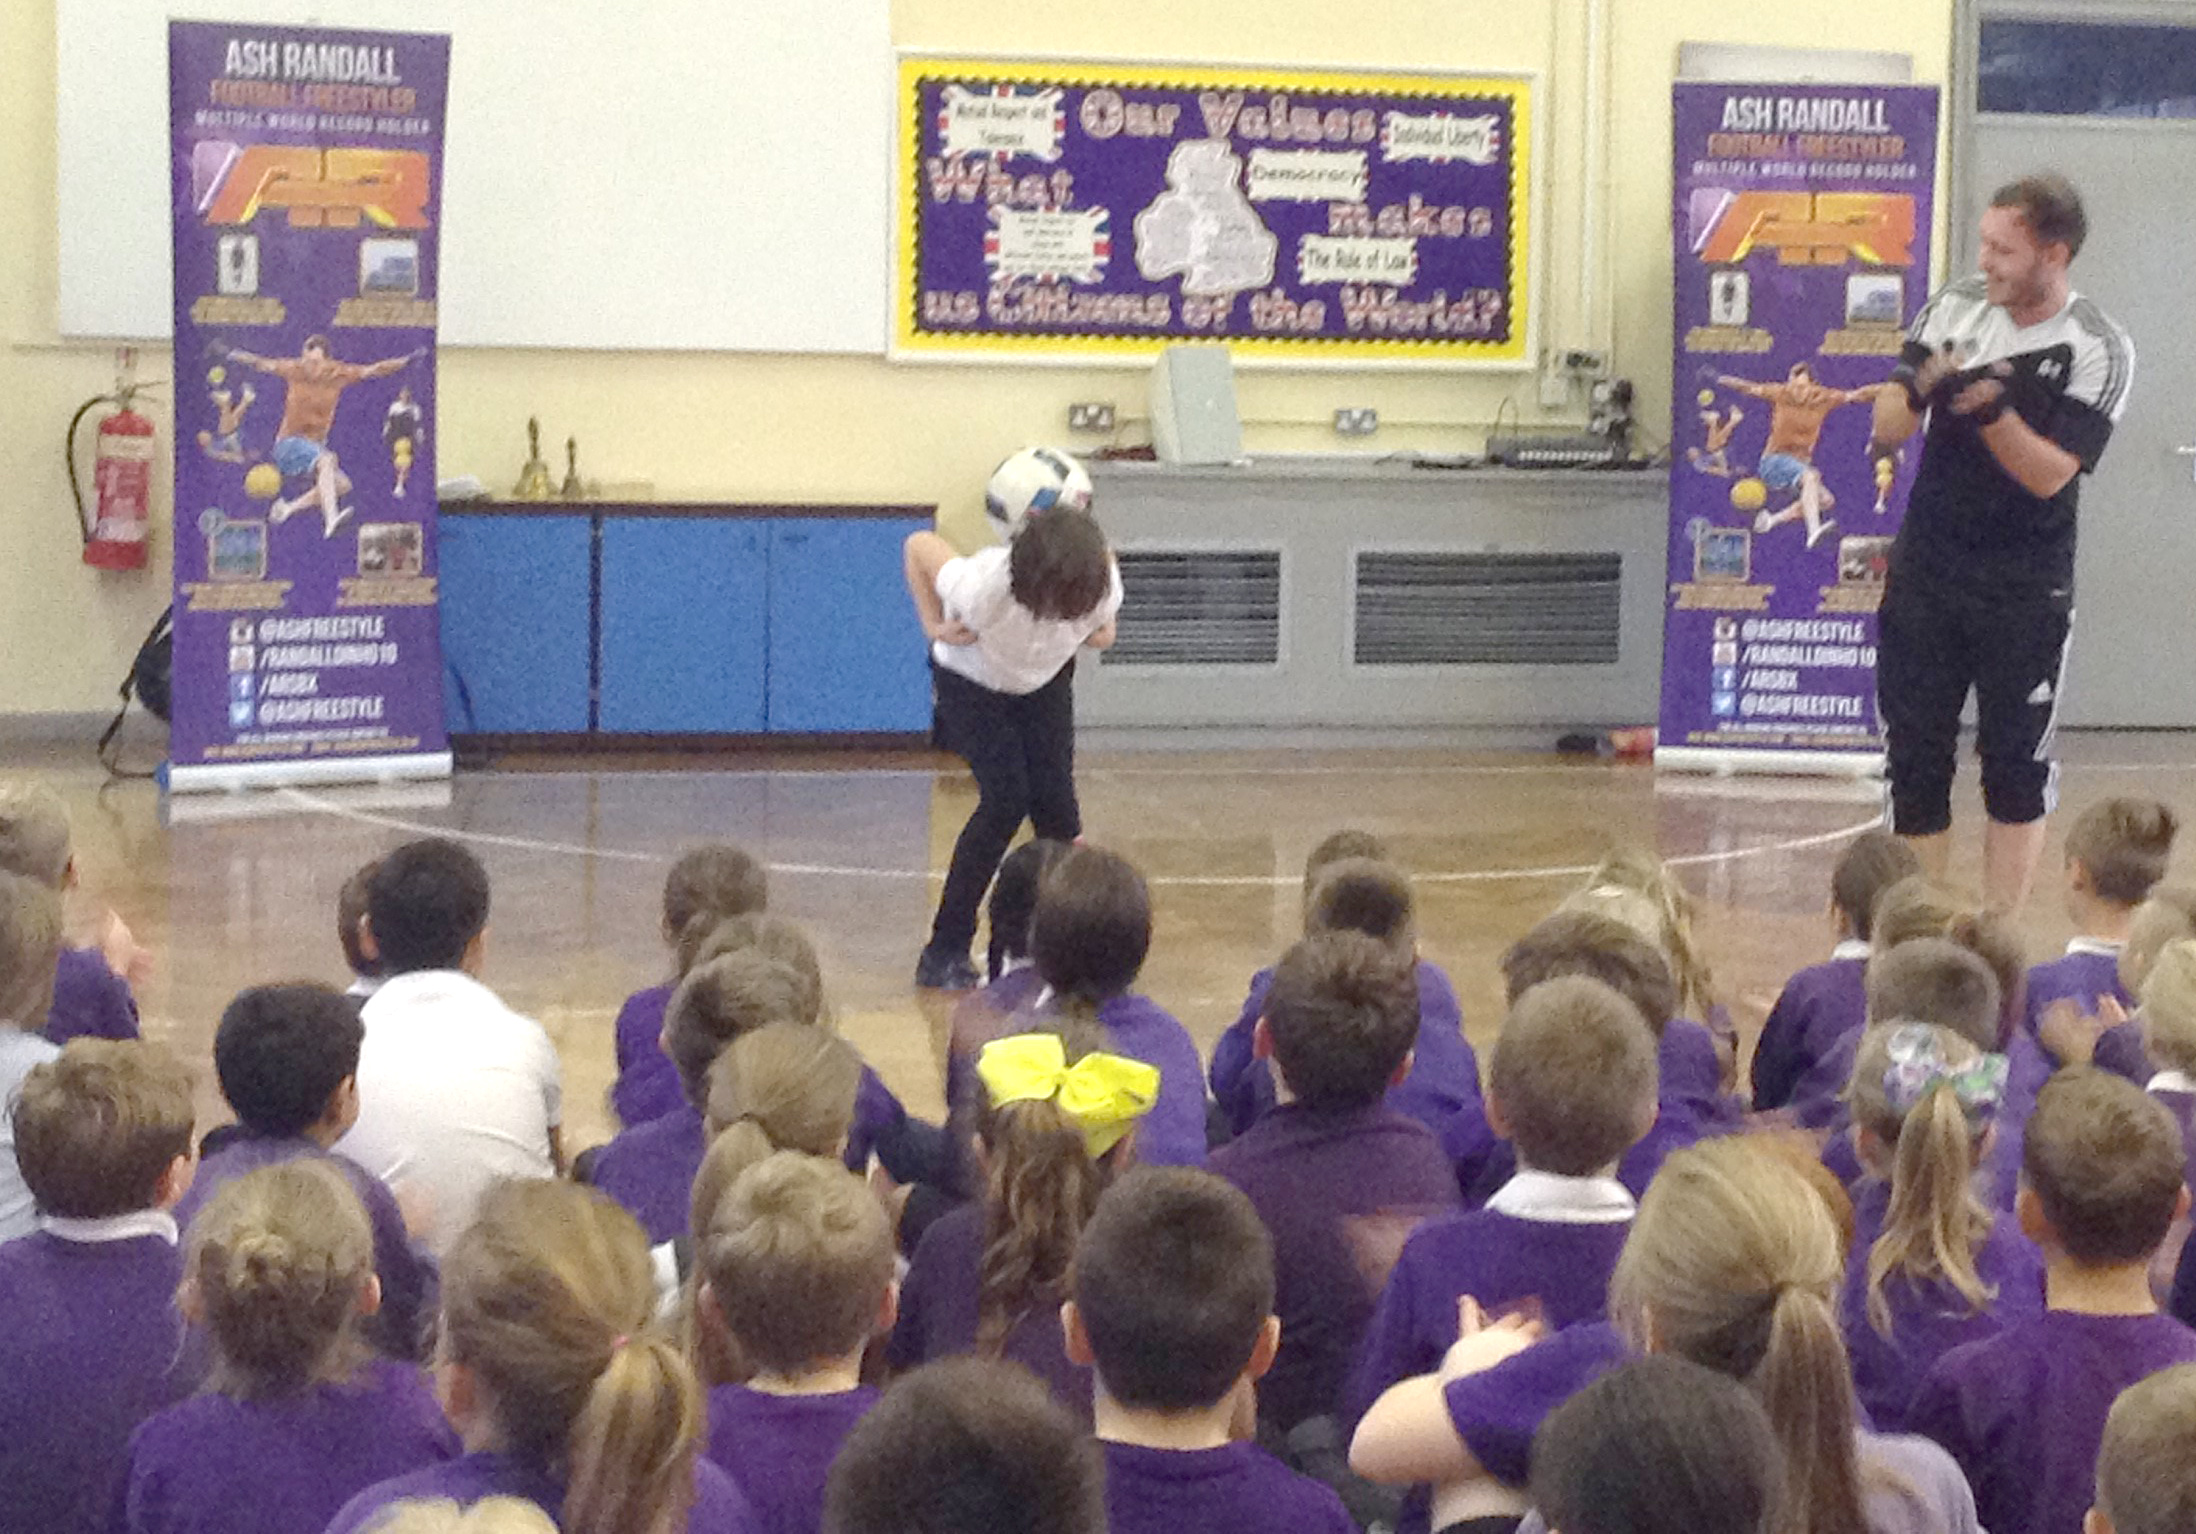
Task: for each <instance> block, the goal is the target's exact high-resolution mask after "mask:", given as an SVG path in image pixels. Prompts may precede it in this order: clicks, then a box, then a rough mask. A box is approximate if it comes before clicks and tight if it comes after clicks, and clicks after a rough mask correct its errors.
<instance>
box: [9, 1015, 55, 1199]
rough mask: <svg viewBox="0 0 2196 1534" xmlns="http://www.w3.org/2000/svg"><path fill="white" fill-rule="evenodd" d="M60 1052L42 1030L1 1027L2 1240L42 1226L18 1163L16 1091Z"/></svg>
mask: <svg viewBox="0 0 2196 1534" xmlns="http://www.w3.org/2000/svg"><path fill="white" fill-rule="evenodd" d="M60 1053H61V1051H60V1050H59V1049H57V1048H55V1047H54V1046H53V1045H51V1044H49V1043H47V1042H46V1040H45V1038H44V1037H43V1036H42V1035H40V1034H36V1033H26V1032H24V1031H23V1030H22V1029H20V1028H6V1027H0V1241H13V1240H14V1239H15V1238H16V1237H17V1236H27V1235H29V1234H30V1233H31V1232H32V1231H34V1230H36V1229H37V1228H38V1210H37V1209H36V1207H35V1206H34V1204H33V1201H32V1199H31V1191H30V1189H29V1188H28V1187H27V1186H25V1185H24V1182H23V1172H22V1169H21V1168H20V1167H18V1166H17V1165H16V1164H15V1094H16V1093H17V1092H19V1091H21V1090H22V1089H23V1078H24V1077H25V1076H28V1075H29V1074H30V1073H31V1071H32V1070H33V1069H34V1068H36V1067H38V1066H41V1065H43V1064H45V1063H46V1062H47V1061H48V1060H52V1059H54V1058H56V1057H57V1056H59V1055H60Z"/></svg>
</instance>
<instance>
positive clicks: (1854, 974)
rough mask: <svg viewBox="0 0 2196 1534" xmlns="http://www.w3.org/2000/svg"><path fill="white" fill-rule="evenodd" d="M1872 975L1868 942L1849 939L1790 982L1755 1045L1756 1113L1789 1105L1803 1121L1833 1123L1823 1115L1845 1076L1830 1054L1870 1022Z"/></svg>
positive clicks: (1837, 1093)
mask: <svg viewBox="0 0 2196 1534" xmlns="http://www.w3.org/2000/svg"><path fill="white" fill-rule="evenodd" d="M1867 975H1868V945H1867V944H1866V943H1861V942H1852V941H1848V942H1843V943H1840V944H1838V946H1837V947H1836V948H1835V949H1833V950H1832V951H1831V954H1830V960H1829V962H1828V963H1826V964H1816V965H1813V966H1810V967H1809V968H1807V969H1803V970H1801V971H1800V972H1799V973H1798V974H1796V975H1794V976H1793V977H1792V978H1791V979H1790V980H1788V981H1786V982H1785V985H1784V990H1783V992H1782V994H1780V995H1779V996H1778V997H1777V1004H1776V1005H1775V1006H1774V1007H1772V1008H1770V1009H1769V1016H1768V1019H1767V1020H1766V1021H1765V1022H1763V1023H1762V1025H1761V1039H1760V1041H1759V1042H1758V1043H1756V1044H1755V1045H1754V1065H1753V1082H1754V1107H1755V1108H1756V1109H1757V1110H1761V1111H1767V1110H1769V1109H1773V1108H1790V1109H1791V1110H1792V1111H1793V1117H1794V1118H1795V1119H1797V1121H1798V1122H1800V1123H1802V1124H1809V1125H1819V1124H1822V1123H1826V1122H1828V1118H1826V1117H1825V1116H1824V1115H1825V1113H1826V1110H1828V1109H1829V1108H1830V1107H1831V1106H1832V1105H1833V1102H1834V1100H1835V1099H1836V1098H1837V1096H1838V1095H1839V1094H1840V1093H1842V1092H1843V1091H1844V1090H1845V1076H1846V1074H1847V1072H1846V1071H1845V1070H1842V1069H1840V1067H1839V1065H1838V1063H1837V1062H1836V1061H1835V1060H1834V1059H1833V1058H1832V1056H1833V1054H1834V1052H1835V1051H1834V1046H1835V1045H1836V1044H1837V1043H1838V1042H1839V1041H1840V1040H1842V1039H1846V1038H1850V1037H1852V1036H1854V1035H1857V1034H1858V1033H1859V1032H1860V1031H1861V1029H1862V1028H1863V1027H1865V1026H1866V1025H1867V1022H1868V993H1867V986H1866V979H1867ZM1833 1077H1835V1078H1836V1079H1832V1078H1833Z"/></svg>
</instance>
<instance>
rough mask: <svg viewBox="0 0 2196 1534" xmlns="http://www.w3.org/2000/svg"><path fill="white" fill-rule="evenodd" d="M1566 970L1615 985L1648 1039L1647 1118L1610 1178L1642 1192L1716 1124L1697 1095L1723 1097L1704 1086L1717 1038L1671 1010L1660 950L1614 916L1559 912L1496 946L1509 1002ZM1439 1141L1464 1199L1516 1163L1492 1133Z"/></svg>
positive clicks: (1474, 1200) (1494, 1184)
mask: <svg viewBox="0 0 2196 1534" xmlns="http://www.w3.org/2000/svg"><path fill="white" fill-rule="evenodd" d="M1567 975H1583V976H1585V977H1586V978H1588V979H1590V980H1598V981H1600V982H1601V983H1602V984H1603V985H1606V986H1608V987H1610V988H1611V989H1613V990H1614V991H1615V992H1616V993H1617V994H1618V995H1619V996H1622V997H1623V998H1624V999H1625V1000H1626V1001H1628V1002H1630V1003H1631V1004H1632V1006H1633V1008H1634V1010H1636V1011H1637V1012H1638V1013H1639V1015H1640V1017H1641V1018H1642V1019H1643V1020H1644V1021H1645V1022H1646V1024H1647V1031H1648V1033H1649V1035H1650V1036H1651V1037H1652V1039H1653V1041H1654V1048H1655V1082H1656V1086H1655V1100H1656V1109H1655V1121H1654V1126H1653V1127H1652V1128H1651V1129H1649V1130H1648V1131H1647V1133H1646V1134H1645V1135H1644V1136H1643V1137H1641V1138H1640V1139H1639V1141H1638V1142H1637V1143H1636V1144H1634V1145H1633V1146H1632V1147H1631V1148H1630V1149H1629V1150H1627V1151H1626V1152H1625V1153H1624V1158H1623V1159H1622V1160H1621V1161H1619V1162H1618V1163H1617V1173H1616V1175H1617V1181H1619V1182H1621V1183H1623V1184H1624V1186H1625V1187H1626V1188H1627V1189H1628V1190H1629V1191H1630V1192H1631V1194H1632V1196H1633V1197H1634V1198H1637V1197H1639V1196H1640V1195H1641V1194H1642V1193H1644V1192H1646V1191H1647V1184H1648V1183H1649V1182H1650V1181H1652V1180H1653V1178H1654V1175H1655V1169H1656V1168H1657V1167H1659V1166H1661V1165H1662V1162H1663V1158H1665V1157H1666V1156H1668V1155H1669V1154H1670V1152H1672V1151H1673V1150H1676V1149H1677V1148H1678V1147H1679V1146H1682V1145H1690V1144H1692V1143H1693V1142H1694V1141H1695V1140H1698V1139H1700V1138H1701V1137H1702V1136H1704V1135H1706V1134H1709V1133H1712V1132H1713V1131H1711V1129H1710V1128H1709V1125H1708V1121H1707V1119H1706V1118H1704V1117H1703V1113H1702V1103H1703V1093H1704V1092H1705V1093H1706V1095H1707V1097H1709V1098H1714V1097H1718V1096H1720V1093H1717V1092H1716V1091H1715V1090H1714V1088H1713V1086H1712V1085H1711V1084H1712V1083H1713V1082H1714V1080H1715V1049H1714V1045H1713V1043H1712V1041H1711V1040H1710V1039H1709V1037H1708V1032H1707V1030H1706V1029H1705V1028H1702V1027H1701V1026H1700V1025H1699V1024H1698V1023H1693V1022H1689V1021H1686V1020H1684V1019H1681V1018H1676V1017H1673V1016H1672V1015H1671V1014H1672V1010H1673V1009H1674V1008H1675V1006H1676V1005H1677V989H1676V986H1675V984H1674V983H1673V982H1672V980H1671V977H1670V966H1669V962H1668V961H1667V960H1666V959H1664V957H1663V956H1662V952H1661V950H1659V949H1657V948H1656V947H1655V945H1654V944H1652V943H1650V942H1649V941H1648V940H1647V939H1645V938H1643V937H1641V936H1640V935H1639V933H1638V932H1636V931H1635V930H1633V929H1632V928H1631V927H1628V926H1626V925H1625V924H1624V923H1623V922H1620V921H1617V920H1616V919H1614V918H1613V917H1609V916H1604V915H1600V914H1598V913H1596V912H1593V911H1558V912H1557V913H1556V914H1555V915H1553V916H1550V917H1548V918H1546V919H1545V920H1543V921H1542V922H1540V923H1539V924H1538V925H1537V926H1535V927H1534V928H1533V929H1532V930H1531V931H1529V932H1527V933H1526V934H1525V935H1524V936H1523V937H1521V938H1519V939H1518V940H1517V941H1516V942H1515V943H1512V944H1511V945H1510V947H1509V948H1508V950H1507V951H1505V952H1504V953H1503V955H1502V979H1503V988H1504V990H1505V991H1506V992H1507V994H1508V998H1509V1002H1510V1005H1512V1006H1515V1005H1516V1004H1517V1001H1518V998H1520V997H1521V996H1523V995H1524V994H1525V993H1526V992H1527V991H1529V990H1531V989H1532V988H1533V987H1534V986H1536V985H1539V984H1542V983H1543V982H1545V981H1548V980H1555V979H1560V978H1562V977H1564V976H1567ZM1444 1148H1445V1149H1447V1150H1448V1152H1449V1154H1450V1156H1451V1158H1452V1159H1453V1160H1454V1161H1455V1163H1456V1180H1457V1185H1458V1186H1459V1187H1460V1188H1461V1189H1462V1190H1463V1193H1464V1203H1465V1206H1466V1207H1467V1208H1476V1207H1478V1206H1479V1205H1481V1204H1484V1203H1485V1202H1486V1201H1487V1199H1488V1198H1489V1197H1490V1196H1491V1195H1492V1194H1493V1193H1494V1191H1495V1190H1496V1189H1497V1188H1500V1187H1501V1186H1502V1185H1503V1184H1504V1183H1506V1182H1508V1181H1509V1180H1510V1178H1511V1177H1512V1176H1514V1175H1515V1174H1516V1172H1517V1156H1516V1153H1515V1150H1514V1149H1513V1147H1511V1146H1510V1145H1509V1144H1507V1143H1506V1142H1504V1141H1502V1140H1500V1139H1498V1138H1496V1137H1494V1136H1492V1135H1489V1136H1487V1137H1486V1143H1485V1144H1484V1145H1478V1146H1474V1145H1471V1144H1463V1145H1460V1144H1457V1143H1456V1142H1454V1141H1449V1142H1445V1143H1444Z"/></svg>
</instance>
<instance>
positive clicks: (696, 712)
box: [596, 517, 771, 735]
mask: <svg viewBox="0 0 2196 1534" xmlns="http://www.w3.org/2000/svg"><path fill="white" fill-rule="evenodd" d="M770 527H771V524H770V523H768V522H764V521H761V520H759V519H737V520H733V519H721V518H711V517H614V518H608V519H606V520H605V521H604V522H603V527H602V638H601V656H602V681H601V686H602V702H601V707H600V712H599V714H598V715H597V719H596V724H597V727H598V728H600V729H604V730H609V731H613V732H619V733H634V732H639V733H652V734H667V735H716V734H721V735H747V734H755V733H758V732H760V731H761V730H763V729H764V728H765V716H764V713H763V693H764V685H763V684H764V675H765V660H766V653H765V652H766V645H767V639H768V629H767V627H766V620H767V618H768V611H767V603H768V601H769V591H770V578H769V574H770V572H769V565H768V558H769V546H770V537H769V532H770Z"/></svg>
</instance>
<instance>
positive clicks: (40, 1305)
mask: <svg viewBox="0 0 2196 1534" xmlns="http://www.w3.org/2000/svg"><path fill="white" fill-rule="evenodd" d="M165 1219H166V1217H165V1216H157V1217H156V1216H150V1215H147V1216H130V1217H126V1221H97V1222H90V1221H87V1222H82V1223H83V1224H84V1225H87V1226H89V1225H93V1224H97V1225H103V1226H107V1227H109V1228H112V1229H132V1228H136V1227H138V1226H140V1225H142V1226H143V1227H144V1228H146V1229H147V1230H148V1232H149V1233H147V1234H143V1235H127V1236H124V1237H123V1238H122V1239H119V1240H107V1241H72V1240H69V1239H66V1238H65V1237H63V1236H60V1235H56V1234H55V1233H54V1232H53V1231H52V1230H50V1229H47V1230H40V1231H39V1232H37V1233H36V1234H34V1235H29V1236H24V1237H22V1238H21V1239H19V1240H15V1241H10V1242H8V1243H7V1244H6V1245H5V1246H0V1317H4V1318H5V1324H4V1325H0V1445H4V1446H5V1448H4V1450H0V1453H4V1455H5V1464H6V1466H7V1472H6V1476H5V1478H4V1479H0V1534H92V1531H95V1530H96V1531H101V1534H104V1531H105V1530H106V1529H107V1528H108V1527H109V1525H110V1522H111V1520H112V1516H113V1512H114V1508H115V1505H116V1502H117V1499H118V1498H119V1496H120V1493H121V1489H122V1463H123V1456H124V1453H125V1451H126V1450H127V1449H128V1447H129V1442H130V1434H132V1433H134V1432H135V1431H136V1430H137V1426H138V1424H139V1423H141V1422H143V1421H144V1420H145V1419H146V1418H148V1417H150V1416H151V1415H152V1414H153V1413H155V1412H157V1411H159V1410H160V1409H161V1408H162V1407H164V1406H167V1405H169V1404H170V1403H172V1402H174V1401H177V1400H180V1399H181V1398H182V1397H183V1396H185V1395H187V1394H189V1393H190V1391H191V1389H192V1387H193V1386H195V1385H196V1384H197V1378H196V1371H195V1369H194V1368H193V1366H192V1365H191V1363H190V1362H188V1361H187V1360H186V1358H185V1356H184V1328H183V1318H182V1316H181V1315H180V1314H179V1313H178V1312H177V1311H176V1308H175V1287H176V1284H177V1283H178V1282H179V1281H180V1280H181V1279H182V1277H183V1258H182V1254H181V1252H180V1251H179V1250H178V1249H177V1247H176V1243H175V1241H174V1239H173V1237H172V1236H171V1235H170V1234H168V1233H166V1232H165V1231H164V1230H162V1231H153V1227H154V1226H156V1225H158V1224H159V1223H160V1222H162V1221H164V1220H165ZM76 1223H77V1222H71V1224H72V1225H74V1224H76Z"/></svg>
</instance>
